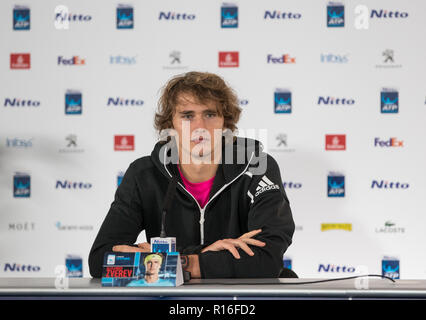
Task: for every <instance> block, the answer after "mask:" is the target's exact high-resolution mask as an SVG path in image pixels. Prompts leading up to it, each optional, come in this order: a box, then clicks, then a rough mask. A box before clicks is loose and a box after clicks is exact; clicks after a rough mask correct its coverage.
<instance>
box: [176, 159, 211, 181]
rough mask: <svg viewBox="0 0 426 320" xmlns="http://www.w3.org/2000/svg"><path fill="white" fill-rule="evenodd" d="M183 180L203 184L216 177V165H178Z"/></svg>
mask: <svg viewBox="0 0 426 320" xmlns="http://www.w3.org/2000/svg"><path fill="white" fill-rule="evenodd" d="M179 167H180V170H181V171H182V173H183V175H184V176H185V178H186V179H187V180H188V181H189V182H192V183H198V182H204V181H207V180H209V179H211V178H213V177H214V176H215V175H216V171H217V167H218V164H217V163H212V164H205V163H204V164H193V163H191V164H179Z"/></svg>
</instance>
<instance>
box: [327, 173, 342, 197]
mask: <svg viewBox="0 0 426 320" xmlns="http://www.w3.org/2000/svg"><path fill="white" fill-rule="evenodd" d="M327 195H328V197H344V196H345V176H344V175H343V174H341V173H338V172H330V173H329V175H328V177H327Z"/></svg>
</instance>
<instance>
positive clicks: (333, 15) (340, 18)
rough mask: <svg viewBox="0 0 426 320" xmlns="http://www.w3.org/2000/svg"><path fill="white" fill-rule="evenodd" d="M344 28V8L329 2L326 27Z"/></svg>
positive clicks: (341, 5)
mask: <svg viewBox="0 0 426 320" xmlns="http://www.w3.org/2000/svg"><path fill="white" fill-rule="evenodd" d="M344 26H345V6H344V5H343V4H340V3H333V2H329V4H328V5H327V27H328V28H339V27H344Z"/></svg>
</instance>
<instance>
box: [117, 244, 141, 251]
mask: <svg viewBox="0 0 426 320" xmlns="http://www.w3.org/2000/svg"><path fill="white" fill-rule="evenodd" d="M112 251H114V252H144V251H143V250H142V249H140V248H136V247H132V246H126V245H118V246H114V247H112Z"/></svg>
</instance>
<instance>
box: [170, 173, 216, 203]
mask: <svg viewBox="0 0 426 320" xmlns="http://www.w3.org/2000/svg"><path fill="white" fill-rule="evenodd" d="M178 169H179V173H180V176H181V178H182V181H183V184H184V185H185V188H186V190H188V192H189V193H191V194H192V195H193V196H194V198H195V199H196V200H197V201H198V203H199V204H200V206H201V208H204V206H205V205H206V203H207V202H208V201H209V194H210V190H211V189H212V186H213V180H214V177H213V178H211V179H209V180H207V181H203V182H197V183H193V182H190V181H188V180H187V179H186V178H185V177H184V176H183V173H182V171H180V168H179V165H178Z"/></svg>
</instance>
